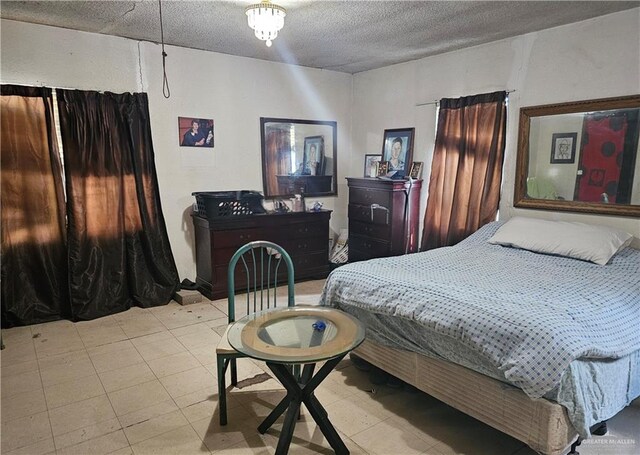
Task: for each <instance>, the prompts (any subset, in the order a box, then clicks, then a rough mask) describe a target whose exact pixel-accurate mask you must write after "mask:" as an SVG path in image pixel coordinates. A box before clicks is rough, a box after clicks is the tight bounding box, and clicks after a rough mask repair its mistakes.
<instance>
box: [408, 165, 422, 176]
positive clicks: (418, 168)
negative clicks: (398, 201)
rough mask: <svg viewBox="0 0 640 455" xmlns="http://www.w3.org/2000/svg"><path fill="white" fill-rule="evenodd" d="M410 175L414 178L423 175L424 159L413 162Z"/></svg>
mask: <svg viewBox="0 0 640 455" xmlns="http://www.w3.org/2000/svg"><path fill="white" fill-rule="evenodd" d="M409 177H411V178H412V179H419V178H420V177H422V161H414V162H413V163H411V170H410V171H409Z"/></svg>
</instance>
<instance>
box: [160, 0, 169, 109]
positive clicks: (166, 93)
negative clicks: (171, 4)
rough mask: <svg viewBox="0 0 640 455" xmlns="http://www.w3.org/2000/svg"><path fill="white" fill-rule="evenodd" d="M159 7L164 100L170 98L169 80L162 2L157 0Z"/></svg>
mask: <svg viewBox="0 0 640 455" xmlns="http://www.w3.org/2000/svg"><path fill="white" fill-rule="evenodd" d="M158 6H159V7H160V41H161V42H162V94H163V95H164V97H165V98H169V97H170V96H171V90H170V89H169V80H168V79H167V53H166V52H165V51H164V30H163V28H162V0H158Z"/></svg>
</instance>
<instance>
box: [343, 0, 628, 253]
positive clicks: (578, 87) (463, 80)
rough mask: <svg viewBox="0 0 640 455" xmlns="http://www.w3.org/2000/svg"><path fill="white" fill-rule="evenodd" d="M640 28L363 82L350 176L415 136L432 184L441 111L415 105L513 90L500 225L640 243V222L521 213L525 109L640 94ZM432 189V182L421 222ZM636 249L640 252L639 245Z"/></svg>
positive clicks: (535, 39)
mask: <svg viewBox="0 0 640 455" xmlns="http://www.w3.org/2000/svg"><path fill="white" fill-rule="evenodd" d="M639 23H640V9H639V8H636V9H632V10H627V11H623V12H620V13H616V14H611V15H608V16H603V17H599V18H595V19H591V20H588V21H584V22H579V23H575V24H570V25H566V26H562V27H557V28H554V29H549V30H544V31H541V32H536V33H530V34H527V35H521V36H518V37H515V38H510V39H505V40H502V41H498V42H494V43H489V44H486V45H482V46H477V47H474V48H469V49H463V50H460V51H455V52H451V53H447V54H442V55H438V56H434V57H428V58H424V59H421V60H416V61H413V62H408V63H404V64H400V65H394V66H390V67H386V68H382V69H378V70H373V71H367V72H363V73H358V74H356V75H355V76H354V104H353V119H354V120H353V154H352V162H351V173H352V174H354V175H356V174H360V173H361V172H362V167H363V162H364V155H365V154H367V153H380V151H381V150H382V136H383V131H384V130H385V129H388V128H402V127H415V128H416V140H415V147H414V160H415V161H424V162H425V169H424V171H423V176H428V175H429V170H430V166H431V159H432V153H433V145H434V140H435V115H436V107H435V105H433V104H431V105H425V106H416V105H417V104H421V103H427V102H432V101H435V100H438V99H440V98H457V97H460V96H467V95H474V94H478V93H486V92H493V91H496V90H515V92H513V93H511V94H510V95H509V106H508V118H507V138H506V154H505V161H504V178H503V191H502V197H501V201H500V218H503V219H505V218H509V217H512V216H514V215H515V214H518V215H522V216H535V217H541V218H548V219H558V220H570V221H588V222H592V223H600V224H607V225H611V226H615V227H619V228H622V229H625V230H627V231H628V232H630V233H632V234H633V235H634V236H635V237H637V238H640V220H638V219H632V218H628V217H626V218H625V217H610V216H594V215H582V214H573V213H566V212H548V211H534V210H525V209H516V208H514V207H513V187H514V182H515V163H516V144H517V134H518V116H519V109H520V107H521V106H532V105H539V104H551V103H561V102H565V101H574V100H587V99H595V98H605V97H610V96H623V95H631V94H637V93H640V31H639V30H640V27H638V24H639ZM638 179H640V176H636V180H638ZM427 188H428V181H425V183H424V190H423V193H422V201H421V205H422V212H421V213H424V208H425V207H426V202H427ZM636 188H637V187H636ZM636 246H638V247H640V241H639V240H636Z"/></svg>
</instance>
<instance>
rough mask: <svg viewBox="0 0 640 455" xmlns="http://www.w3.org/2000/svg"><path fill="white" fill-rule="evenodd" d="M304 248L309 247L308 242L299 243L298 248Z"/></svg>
mask: <svg viewBox="0 0 640 455" xmlns="http://www.w3.org/2000/svg"><path fill="white" fill-rule="evenodd" d="M303 248H304V249H306V248H307V244H306V243H298V249H299V250H301V249H303Z"/></svg>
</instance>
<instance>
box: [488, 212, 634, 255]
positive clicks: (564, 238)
mask: <svg viewBox="0 0 640 455" xmlns="http://www.w3.org/2000/svg"><path fill="white" fill-rule="evenodd" d="M632 240H633V236H632V235H631V234H629V233H627V232H624V231H621V230H619V229H614V228H610V227H606V226H599V225H592V224H584V223H573V222H569V221H549V220H540V219H536V218H523V217H514V218H511V219H510V220H509V221H507V222H506V223H505V224H503V225H502V226H501V227H500V229H498V231H497V232H496V233H495V234H494V235H493V237H491V238H490V239H489V240H488V242H489V243H493V244H497V245H504V246H513V247H516V248H522V249H525V250H530V251H535V252H538V253H546V254H556V255H559V256H567V257H570V258H576V259H582V260H584V261H591V262H595V263H596V264H600V265H605V264H606V263H607V262H609V260H610V259H611V258H612V257H613V255H614V254H616V253H617V252H618V251H620V250H622V249H623V248H625V247H626V246H628V245H629V244H630V243H631V241H632Z"/></svg>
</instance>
